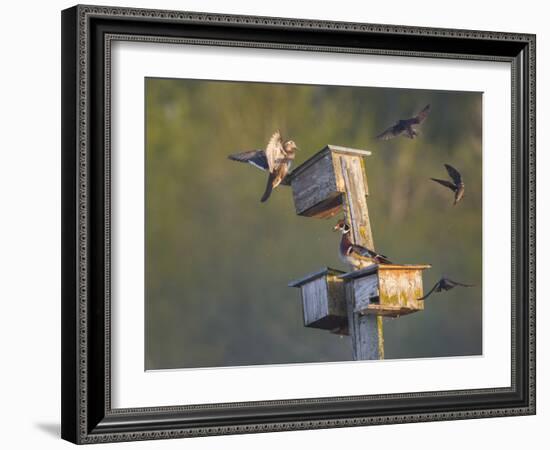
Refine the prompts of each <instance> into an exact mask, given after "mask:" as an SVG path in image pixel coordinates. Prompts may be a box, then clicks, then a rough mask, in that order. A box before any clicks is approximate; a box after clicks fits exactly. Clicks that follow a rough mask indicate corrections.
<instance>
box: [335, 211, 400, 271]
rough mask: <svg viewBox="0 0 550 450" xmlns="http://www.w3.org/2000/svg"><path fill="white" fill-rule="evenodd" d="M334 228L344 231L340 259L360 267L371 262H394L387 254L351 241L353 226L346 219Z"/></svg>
mask: <svg viewBox="0 0 550 450" xmlns="http://www.w3.org/2000/svg"><path fill="white" fill-rule="evenodd" d="M333 230H334V231H340V233H342V240H341V241H340V249H339V254H340V259H341V260H342V261H343V262H344V263H346V264H349V265H351V266H353V267H359V268H363V267H367V266H370V265H371V264H392V262H391V261H390V260H389V259H388V258H387V257H386V256H384V255H381V254H379V253H376V252H375V251H374V250H370V249H368V248H366V247H362V246H361V245H357V244H354V243H353V242H351V239H350V237H349V235H350V231H351V228H350V227H349V225H348V224H347V223H346V221H345V220H343V219H341V220H339V221H338V222H337V223H336V225H335V226H334V228H333Z"/></svg>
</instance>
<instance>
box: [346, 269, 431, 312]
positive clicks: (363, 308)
mask: <svg viewBox="0 0 550 450" xmlns="http://www.w3.org/2000/svg"><path fill="white" fill-rule="evenodd" d="M430 267H431V266H430V265H397V264H387V265H386V264H382V265H379V264H374V265H372V266H369V267H366V268H365V269H361V270H356V271H354V272H349V273H346V274H344V275H341V276H340V278H342V279H343V280H344V281H345V289H346V296H348V297H349V298H350V299H351V305H353V310H354V312H356V313H359V314H374V315H378V316H389V317H399V316H403V315H405V314H411V313H413V312H416V311H421V310H423V309H424V300H419V298H421V297H423V295H424V294H423V288H422V271H423V270H424V269H429V268H430Z"/></svg>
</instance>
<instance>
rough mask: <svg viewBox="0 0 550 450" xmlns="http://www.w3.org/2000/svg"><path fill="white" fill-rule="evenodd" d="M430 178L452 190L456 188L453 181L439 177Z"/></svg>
mask: <svg viewBox="0 0 550 450" xmlns="http://www.w3.org/2000/svg"><path fill="white" fill-rule="evenodd" d="M430 180H433V181H435V182H436V183H439V184H442V185H443V186H445V187H448V188H449V189H451V190H453V191H454V190H455V189H456V186H455V185H454V184H453V183H451V182H450V181H447V180H440V179H439V178H430Z"/></svg>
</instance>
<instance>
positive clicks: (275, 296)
mask: <svg viewBox="0 0 550 450" xmlns="http://www.w3.org/2000/svg"><path fill="white" fill-rule="evenodd" d="M145 88H146V213H145V214H146V235H145V247H146V267H145V271H146V274H145V275H146V277H145V285H146V286H145V288H146V303H145V308H146V311H145V336H146V342H145V368H146V369H164V368H181V367H207V366H234V365H251V364H279V363H303V362H321V361H342V360H350V359H351V342H350V341H349V338H348V337H345V338H340V337H338V336H336V335H333V334H330V333H329V332H326V331H323V330H317V329H313V328H305V327H304V326H303V322H302V309H301V308H302V307H301V299H300V292H299V290H298V289H293V288H289V287H287V283H288V282H289V281H291V280H293V279H296V278H300V277H301V276H303V275H305V274H307V273H309V272H312V271H315V270H317V269H320V268H322V267H324V266H330V267H334V268H339V269H343V270H345V269H346V267H345V266H344V265H343V264H342V263H341V262H340V260H339V258H338V243H339V238H340V236H339V235H337V234H336V233H333V232H332V226H333V225H334V223H335V222H336V219H337V218H338V217H335V218H333V219H329V220H322V219H311V218H304V217H298V216H296V214H295V212H294V204H293V201H292V193H291V190H290V188H288V187H279V188H277V189H276V190H275V191H274V193H273V195H272V196H271V198H270V199H269V200H268V202H267V203H265V204H261V203H260V201H259V200H260V197H261V195H262V193H263V190H264V187H265V182H266V174H265V173H263V172H261V171H260V170H257V169H256V168H254V167H252V166H250V165H247V164H241V163H237V162H233V161H230V160H228V159H227V155H228V154H230V153H234V152H238V151H243V150H250V149H257V148H265V144H266V143H267V141H268V139H269V137H270V136H271V134H272V133H273V132H274V130H275V129H277V128H280V129H281V132H282V133H283V137H286V138H292V139H294V140H295V141H296V143H297V145H298V146H299V147H300V149H301V150H300V151H299V152H298V153H297V158H296V162H295V164H296V165H298V164H300V163H301V162H303V161H305V160H306V159H307V158H308V157H310V156H311V155H313V154H314V153H316V152H317V151H318V150H320V149H321V148H322V147H323V146H324V145H326V144H335V145H342V146H348V147H354V148H361V149H367V150H371V151H372V152H373V154H372V156H370V157H368V158H367V159H366V169H367V177H368V181H369V190H370V197H369V200H368V203H369V212H370V217H371V225H372V229H373V235H374V241H375V245H376V249H377V250H378V251H379V252H382V253H384V254H386V255H388V256H390V257H391V259H393V260H394V261H397V262H400V263H407V264H412V263H430V264H432V265H433V268H432V269H431V270H428V271H425V272H424V286H425V292H427V290H428V289H430V288H431V286H432V285H433V284H434V283H435V282H436V281H437V280H438V279H439V278H440V277H441V276H442V275H447V276H448V277H450V278H452V279H454V280H456V281H460V282H465V283H473V284H476V286H477V287H475V288H471V289H459V288H457V289H454V290H452V291H449V292H446V293H441V294H434V295H432V296H431V297H430V298H429V299H428V300H427V301H426V305H425V306H426V309H425V310H424V311H423V312H419V313H415V314H412V315H409V316H404V317H401V318H399V319H384V337H385V356H386V359H393V358H418V357H437V356H457V355H479V354H481V352H482V314H481V313H482V299H481V281H482V276H481V274H482V272H481V270H482V266H481V264H482V261H481V260H482V251H481V249H482V217H481V195H482V165H481V164H482V151H481V118H482V117H481V102H482V95H481V93H473V92H447V91H426V90H411V89H387V88H357V87H333V86H305V85H287V84H267V83H243V82H218V81H198V80H179V79H178V80H176V79H156V78H147V79H146V80H145ZM427 103H430V104H431V105H432V110H431V114H430V116H429V117H428V119H427V120H426V122H425V123H424V124H423V126H422V127H421V128H420V131H421V134H420V136H419V137H418V138H417V139H415V140H410V139H406V138H404V137H399V138H396V139H393V140H390V141H380V142H378V141H376V140H375V139H374V136H376V135H377V134H378V133H380V132H381V131H383V130H384V129H385V128H387V127H388V126H390V125H392V124H393V123H394V122H395V121H396V120H397V119H400V118H408V117H411V116H412V115H414V114H416V113H417V112H418V111H420V109H422V108H423V107H424V105H426V104H427ZM443 163H450V164H451V165H453V166H454V167H456V168H457V169H459V170H460V171H461V172H462V174H463V177H464V180H465V184H466V196H465V198H464V199H463V201H462V202H461V203H460V204H459V205H458V206H456V207H453V206H452V199H453V194H452V192H451V191H450V190H448V189H446V188H444V187H442V186H440V185H438V184H436V183H434V182H432V181H430V180H429V177H435V178H444V179H446V178H448V177H447V174H446V171H445V168H444V167H443ZM296 165H295V167H296Z"/></svg>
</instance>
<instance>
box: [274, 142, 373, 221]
mask: <svg viewBox="0 0 550 450" xmlns="http://www.w3.org/2000/svg"><path fill="white" fill-rule="evenodd" d="M370 154H371V152H369V151H366V150H357V149H353V148H347V147H339V146H336V145H327V146H326V147H325V148H323V149H322V150H320V151H319V152H317V153H316V154H315V155H313V156H312V157H311V158H309V159H308V160H306V161H305V162H304V163H302V164H301V165H300V166H298V167H296V169H294V170H293V171H292V173H291V174H290V175H289V176H288V177H287V179H285V182H284V184H289V185H290V186H291V187H292V194H293V196H294V205H295V207H296V214H298V215H300V216H306V217H318V218H328V217H332V216H334V215H335V214H337V213H338V212H339V211H340V208H341V207H342V204H343V202H344V201H345V200H344V198H345V196H346V195H348V196H351V197H353V198H357V199H365V197H366V196H367V195H368V187H367V178H366V175H365V167H364V162H363V157H365V156H368V155H370ZM365 201H366V200H365Z"/></svg>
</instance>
